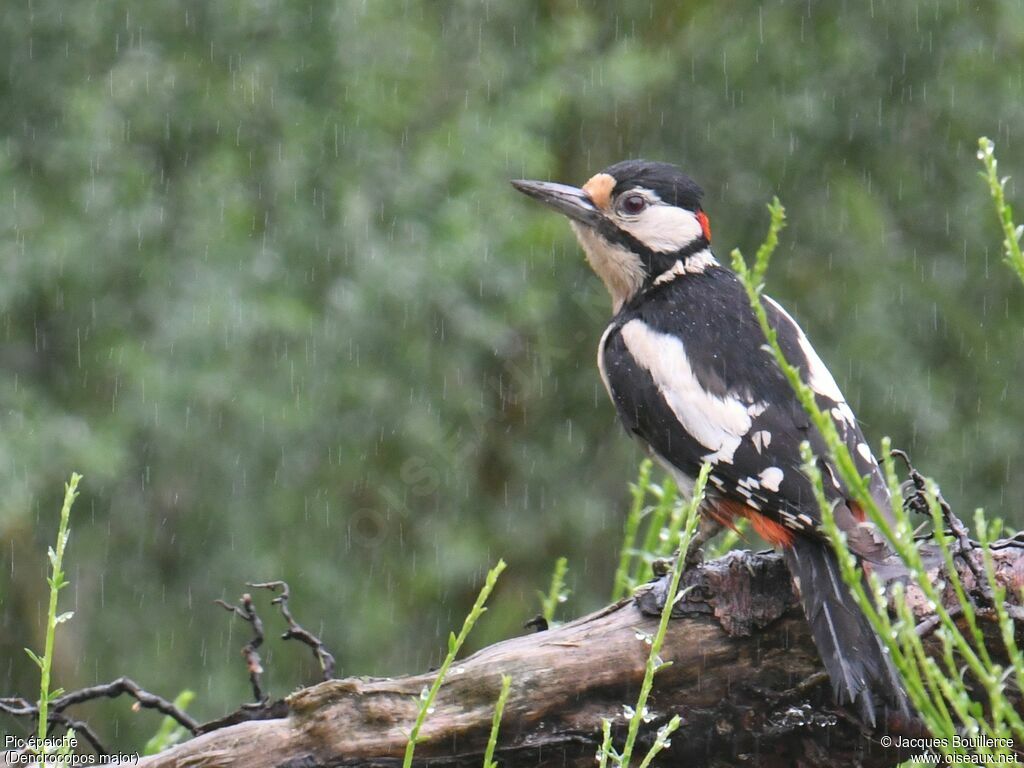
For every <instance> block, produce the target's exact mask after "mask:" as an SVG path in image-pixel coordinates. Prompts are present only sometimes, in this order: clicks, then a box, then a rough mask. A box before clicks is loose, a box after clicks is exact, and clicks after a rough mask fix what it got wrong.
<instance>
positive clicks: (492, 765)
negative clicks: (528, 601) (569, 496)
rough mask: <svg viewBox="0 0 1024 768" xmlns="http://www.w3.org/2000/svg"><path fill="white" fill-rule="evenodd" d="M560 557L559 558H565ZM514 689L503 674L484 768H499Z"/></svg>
mask: <svg viewBox="0 0 1024 768" xmlns="http://www.w3.org/2000/svg"><path fill="white" fill-rule="evenodd" d="M564 559H565V558H564V557H563V558H560V559H559V560H560V561H561V560H564ZM511 689H512V678H511V677H510V676H509V675H502V676H501V692H500V693H499V694H498V701H497V703H496V704H495V705H494V717H493V718H492V720H491V733H490V735H489V736H488V737H487V749H486V750H485V751H484V768H498V763H497V762H495V760H494V749H495V747H497V746H498V729H499V728H501V716H502V714H503V713H504V712H505V702H506V701H508V692H509V691H510V690H511Z"/></svg>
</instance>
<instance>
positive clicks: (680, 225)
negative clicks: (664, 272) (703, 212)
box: [615, 204, 704, 253]
mask: <svg viewBox="0 0 1024 768" xmlns="http://www.w3.org/2000/svg"><path fill="white" fill-rule="evenodd" d="M615 223H616V225H617V226H618V227H619V229H622V230H624V231H626V232H629V234H631V235H632V236H633V237H635V238H636V239H637V240H639V241H640V242H641V243H643V244H644V245H646V246H647V247H648V248H650V249H651V250H652V251H657V252H659V253H674V252H675V251H678V250H681V249H683V248H685V247H686V246H688V245H689V244H690V243H692V242H693V241H694V240H696V239H697V238H699V237H703V236H704V228H703V227H702V226H701V224H700V222H699V221H698V220H697V216H696V215H695V214H693V213H692V212H690V211H686V210H683V209H682V208H676V207H675V206H671V205H664V204H655V205H652V206H651V207H649V208H647V209H646V210H644V212H643V213H641V214H640V215H639V216H636V217H633V218H629V219H627V218H625V217H621V216H620V217H616V222H615Z"/></svg>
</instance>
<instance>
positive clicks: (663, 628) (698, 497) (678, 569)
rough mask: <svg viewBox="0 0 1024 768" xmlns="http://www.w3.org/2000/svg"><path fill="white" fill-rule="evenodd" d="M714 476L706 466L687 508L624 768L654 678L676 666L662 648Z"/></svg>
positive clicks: (623, 758) (622, 757)
mask: <svg viewBox="0 0 1024 768" xmlns="http://www.w3.org/2000/svg"><path fill="white" fill-rule="evenodd" d="M710 472H711V465H710V464H704V466H702V467H701V470H700V474H699V475H698V476H697V481H696V482H695V483H694V486H693V496H692V497H691V499H690V501H689V503H688V504H687V506H686V511H685V513H684V520H685V522H684V523H683V528H682V533H681V536H680V540H679V550H678V552H677V553H676V560H675V564H674V565H673V567H672V578H671V579H670V581H669V588H668V592H667V594H666V595H665V605H664V607H663V608H662V609H661V619H660V620H659V621H658V631H657V633H656V634H655V635H654V638H653V640H652V641H651V651H650V653H649V654H648V655H647V663H646V666H645V668H644V679H643V682H642V683H641V684H640V694H639V696H637V700H636V708H635V709H634V711H633V716H632V717H631V718H630V721H629V729H628V730H627V732H626V742H625V744H624V745H623V747H622V752H621V754H620V755H619V756H618V759H617V760H616V762H617V763H618V764H619V765H620V766H629V761H630V760H631V758H632V755H633V747H634V745H635V744H636V737H637V734H638V733H639V732H640V724H641V723H642V722H643V717H644V712H645V711H646V708H647V699H648V697H649V696H650V694H651V688H653V686H654V675H655V674H656V673H657V672H658V671H660V670H662V669H664V668H665V667H667V666H668V665H669V664H671V663H672V662H663V661H662V660H661V657H660V655H659V654H660V653H661V647H662V645H663V644H664V642H665V635H666V633H667V632H668V622H669V619H670V618H671V617H672V608H673V607H674V606H675V602H676V597H677V595H678V594H679V581H680V579H681V578H682V576H683V569H684V567H685V563H686V553H687V550H688V549H689V548H690V542H691V540H692V539H693V534H694V533H695V532H696V530H697V523H698V520H699V515H698V509H699V507H700V504H701V502H702V501H703V500H704V486H705V485H706V484H707V480H708V474H709V473H710Z"/></svg>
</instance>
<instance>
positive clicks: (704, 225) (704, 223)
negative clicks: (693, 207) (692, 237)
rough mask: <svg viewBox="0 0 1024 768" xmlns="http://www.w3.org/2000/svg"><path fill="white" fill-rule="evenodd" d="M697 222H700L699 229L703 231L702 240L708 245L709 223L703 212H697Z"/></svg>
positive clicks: (709, 239) (709, 238)
mask: <svg viewBox="0 0 1024 768" xmlns="http://www.w3.org/2000/svg"><path fill="white" fill-rule="evenodd" d="M697 221H699V222H700V228H701V229H702V230H704V239H705V240H707V241H708V242H709V243H710V242H711V222H710V221H708V215H707V214H706V213H704V211H697Z"/></svg>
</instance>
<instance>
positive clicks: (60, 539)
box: [25, 472, 82, 751]
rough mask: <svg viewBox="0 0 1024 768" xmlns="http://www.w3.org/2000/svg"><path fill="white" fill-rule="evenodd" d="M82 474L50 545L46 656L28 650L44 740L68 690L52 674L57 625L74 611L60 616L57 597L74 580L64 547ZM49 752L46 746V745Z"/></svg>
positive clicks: (68, 488)
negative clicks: (53, 710) (54, 708)
mask: <svg viewBox="0 0 1024 768" xmlns="http://www.w3.org/2000/svg"><path fill="white" fill-rule="evenodd" d="M81 479H82V476H81V475H79V474H78V473H77V472H72V473H71V480H70V482H68V483H65V485H64V504H63V506H62V507H61V510H60V525H59V527H58V529H57V547H56V549H54V548H53V547H50V548H49V550H48V551H47V557H48V558H49V560H50V576H49V578H47V579H46V583H47V584H49V585H50V605H49V610H48V612H47V615H46V640H45V645H44V646H43V655H42V657H40V656H37V655H36V654H35V653H33V652H32V651H31V650H29V649H28V648H26V649H25V653H27V654H28V656H29V658H30V659H32V661H33V662H34V663H35V665H36V666H38V667H39V730H38V736H39V740H40V742H45V739H46V734H47V731H48V729H49V708H50V702H51V701H53V700H54V699H55V698H57V697H58V696H60V695H61V694H62V693H64V691H63V690H62V689H60V688H58V689H56V690H52V691H51V690H50V674H51V672H52V670H53V641H54V639H55V637H56V634H57V625H58V624H63V623H64V622H65V621H67V620H68V619H70V618H71V617H72V616H73V615H74V614H73V612H71V611H66V612H65V613H62V614H60V615H59V616H58V615H57V596H58V595H59V594H60V591H61V590H62V589H64V587H66V586H67V585H68V584H69V583H70V582H69V581H68V580H67V578H65V575H64V550H65V549H66V548H67V545H68V538H69V537H70V535H71V531H70V530H69V528H68V522H69V521H70V519H71V507H72V505H74V503H75V499H76V498H77V497H78V483H79V482H80V481H81ZM44 751H45V747H44Z"/></svg>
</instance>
